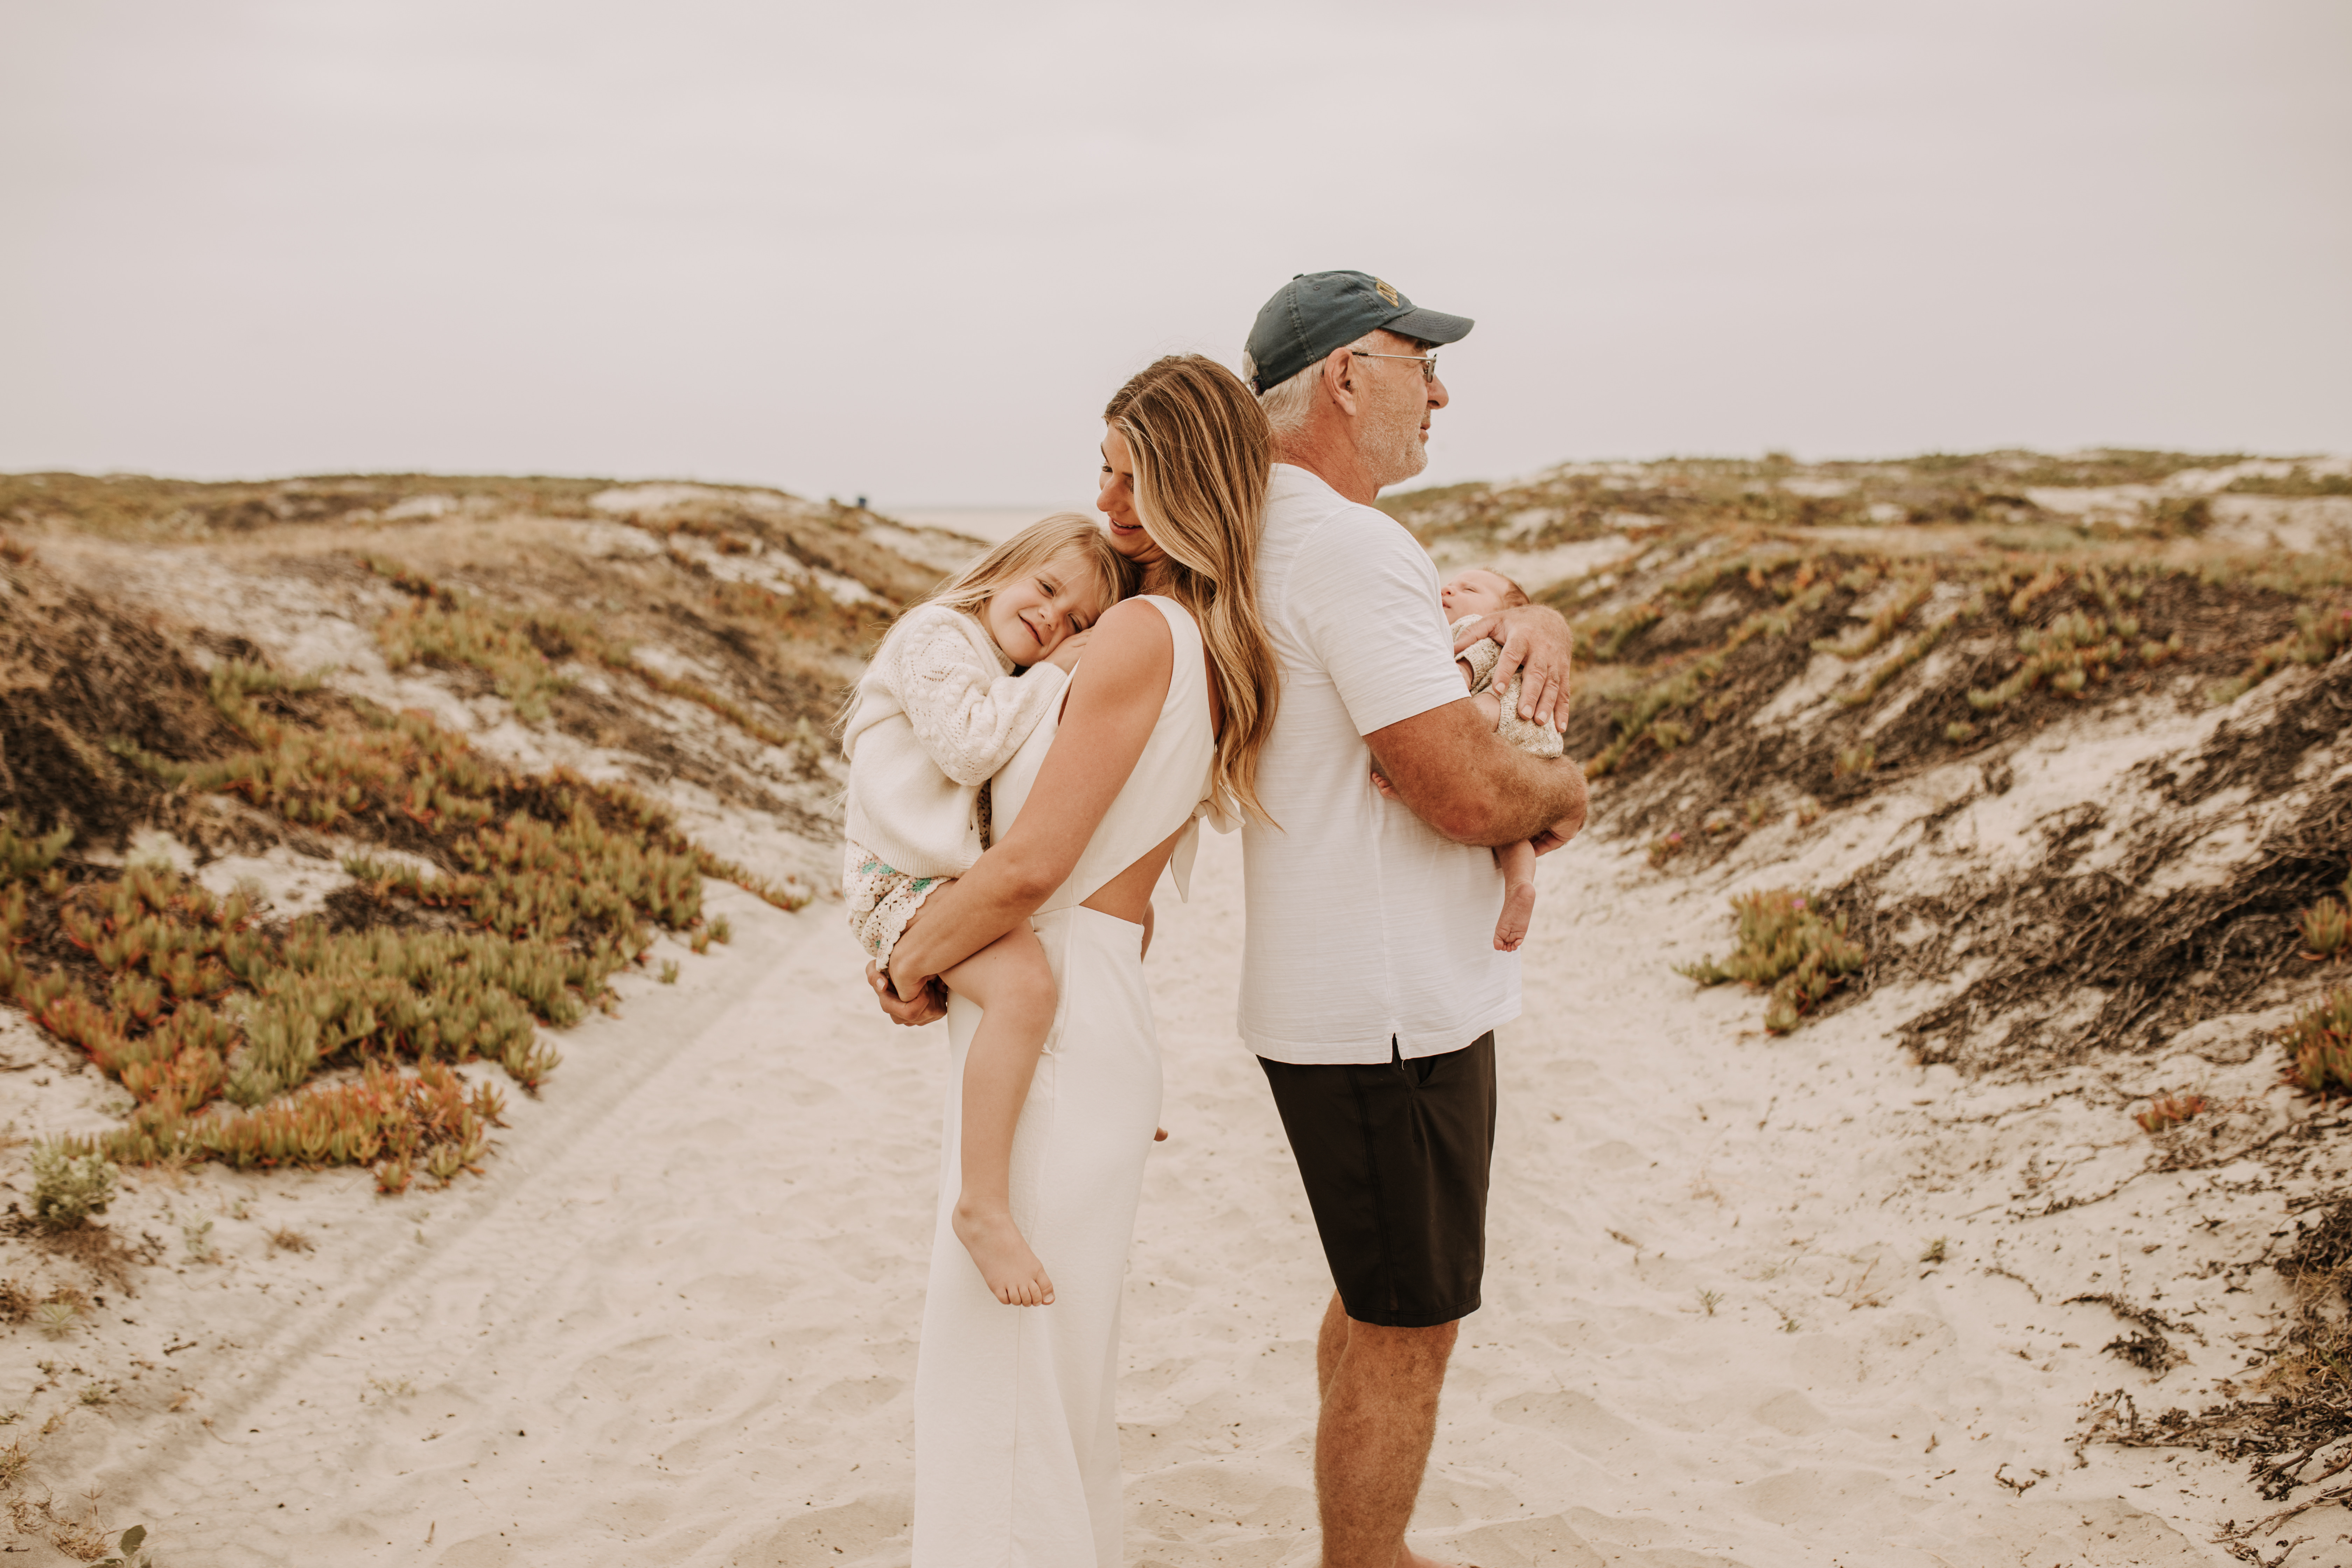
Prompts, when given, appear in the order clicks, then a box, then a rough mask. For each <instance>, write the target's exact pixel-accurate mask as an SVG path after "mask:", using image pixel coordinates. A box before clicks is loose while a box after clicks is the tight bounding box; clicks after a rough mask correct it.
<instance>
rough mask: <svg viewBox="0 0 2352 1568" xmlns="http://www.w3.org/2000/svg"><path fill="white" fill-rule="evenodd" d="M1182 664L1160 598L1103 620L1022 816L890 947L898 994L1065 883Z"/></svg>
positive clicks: (911, 993)
mask: <svg viewBox="0 0 2352 1568" xmlns="http://www.w3.org/2000/svg"><path fill="white" fill-rule="evenodd" d="M1175 668H1176V639H1175V638H1174V637H1172V636H1171V635H1170V633H1169V630H1168V621H1167V618H1166V617H1165V616H1162V615H1161V614H1160V612H1159V611H1158V610H1157V609H1155V608H1154V607H1152V606H1151V605H1145V604H1139V603H1138V602H1137V601H1135V600H1132V599H1130V600H1128V601H1127V602H1126V603H1124V604H1121V605H1114V606H1113V607H1112V608H1111V610H1110V612H1109V613H1108V615H1106V616H1103V618H1102V619H1101V620H1100V621H1098V622H1097V623H1096V624H1095V627H1094V640H1093V641H1092V642H1091V643H1089V644H1088V645H1087V657H1086V662H1085V663H1084V664H1082V665H1080V666H1079V667H1078V672H1077V674H1076V676H1075V677H1074V678H1073V679H1072V680H1071V682H1070V694H1069V698H1068V700H1067V701H1066V704H1065V705H1064V707H1063V710H1062V723H1061V730H1060V732H1059V733H1057V734H1056V735H1055V737H1054V744H1053V748H1052V750H1050V751H1048V752H1046V753H1045V764H1044V765H1043V766H1042V767H1041V768H1039V770H1038V773H1037V782H1036V784H1035V785H1034V787H1032V788H1031V790H1030V792H1029V799H1028V803H1027V804H1026V805H1024V806H1023V807H1022V808H1021V815H1020V816H1019V817H1018V818H1016V819H1015V820H1014V822H1013V826H1012V827H1011V828H1010V829H1009V830H1008V831H1007V832H1006V833H1005V835H1004V837H1003V838H1002V839H1000V840H999V841H998V842H997V843H996V844H995V845H994V846H992V847H991V848H990V849H989V851H988V852H987V853H986V854H984V855H982V857H981V858H980V859H979V861H978V862H977V863H976V864H975V865H974V866H973V867H972V868H971V870H969V871H967V872H965V873H964V874H963V875H962V876H961V877H959V878H957V879H955V881H954V882H953V883H952V884H950V886H948V887H946V888H942V889H940V891H938V892H936V893H934V894H932V895H931V896H930V897H929V899H926V900H924V901H923V907H922V908H921V909H920V910H918V911H917V913H916V916H915V919H914V920H913V921H910V922H909V923H908V926H907V930H906V933H905V934H904V935H902V936H900V937H899V938H898V944H897V945H896V946H894V947H892V948H891V950H890V983H891V984H892V986H893V987H895V988H896V990H897V992H898V994H899V996H901V997H902V998H904V999H906V1000H908V1001H911V1000H913V999H914V998H915V997H916V996H917V995H918V994H919V993H920V992H921V990H922V987H923V983H924V981H925V980H926V979H928V978H929V976H931V975H934V974H938V973H941V972H942V971H945V970H949V969H952V968H954V967H955V966H956V965H957V964H959V963H962V962H963V961H964V960H965V959H967V958H970V957H971V955H972V954H973V953H975V952H979V951H980V950H981V949H982V948H983V947H986V946H987V945H988V944H989V943H990V942H994V941H995V940H996V939H997V938H998V937H1000V936H1003V934H1004V933H1005V932H1006V931H1011V930H1012V929H1013V927H1014V926H1015V925H1016V924H1018V923H1019V922H1021V921H1024V920H1026V919H1028V918H1029V916H1030V915H1031V914H1033V913H1034V912H1035V911H1036V909H1037V906H1038V905H1039V904H1042V903H1044V902H1045V900H1046V898H1047V897H1048V896H1050V895H1051V894H1052V893H1053V891H1054V889H1056V888H1058V887H1060V886H1061V885H1062V883H1063V882H1064V881H1065V880H1066V879H1067V878H1068V877H1069V875H1070V871H1071V869H1072V868H1074V867H1076V865H1077V863H1078V857H1079V856H1080V855H1082V854H1083V853H1085V851H1086V847H1087V840H1088V839H1090V838H1092V837H1094V833H1095V829H1096V828H1097V827H1098V826H1101V825H1102V819H1103V817H1104V816H1105V814H1107V813H1108V811H1109V810H1110V803H1111V802H1112V801H1113V800H1115V799H1117V798H1118V792H1119V791H1120V790H1121V789H1122V788H1124V787H1125V786H1126V784H1127V780H1128V775H1129V774H1130V773H1133V772H1134V771H1135V764H1136V762H1137V760H1138V759H1139V758H1140V757H1141V756H1142V755H1143V747H1144V743H1145V742H1148V741H1149V740H1150V738H1151V731H1152V727H1153V726H1154V725H1155V724H1157V723H1159V721H1160V706H1161V704H1162V703H1164V702H1165V701H1166V700H1167V697H1168V682H1169V679H1170V678H1171V676H1172V675H1173V673H1174V671H1175Z"/></svg>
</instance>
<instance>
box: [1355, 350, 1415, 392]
mask: <svg viewBox="0 0 2352 1568" xmlns="http://www.w3.org/2000/svg"><path fill="white" fill-rule="evenodd" d="M1348 352H1349V353H1351V354H1354V355H1355V356H1356V357H1357V358H1358V359H1404V360H1411V361H1412V363H1415V364H1417V365H1419V366H1421V380H1422V384H1423V385H1424V386H1426V385H1428V384H1430V383H1431V382H1433V381H1435V380H1436V379H1437V356H1436V355H1435V354H1375V353H1365V352H1364V351H1363V350H1362V349H1349V351H1348Z"/></svg>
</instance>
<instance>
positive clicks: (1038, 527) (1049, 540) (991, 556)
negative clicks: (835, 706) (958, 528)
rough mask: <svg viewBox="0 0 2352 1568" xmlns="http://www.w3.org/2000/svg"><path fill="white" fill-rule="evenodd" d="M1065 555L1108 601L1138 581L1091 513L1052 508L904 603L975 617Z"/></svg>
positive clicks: (846, 713)
mask: <svg viewBox="0 0 2352 1568" xmlns="http://www.w3.org/2000/svg"><path fill="white" fill-rule="evenodd" d="M1065 555H1076V556H1079V557H1080V558H1082V559H1083V560H1085V562H1086V563H1087V565H1088V566H1089V567H1090V568H1092V569H1093V571H1094V574H1095V575H1096V576H1097V578H1099V579H1100V580H1101V582H1102V584H1103V587H1104V588H1105V590H1106V591H1108V594H1109V595H1110V597H1111V599H1112V600H1113V602H1117V601H1118V600H1120V599H1124V598H1126V597H1127V596H1128V595H1130V594H1132V593H1134V592H1135V590H1136V588H1137V586H1138V585H1139V584H1140V582H1141V580H1142V577H1141V574H1140V573H1139V572H1138V571H1137V569H1136V565H1135V563H1134V562H1132V561H1129V559H1127V557H1125V556H1124V555H1121V554H1120V553H1119V552H1118V551H1116V550H1113V549H1112V548H1111V547H1110V536H1109V535H1108V534H1107V533H1105V532H1104V531H1102V529H1101V528H1100V527H1099V526H1098V525H1097V523H1096V522H1095V520H1094V519H1093V518H1090V517H1088V516H1087V515H1086V514H1085V513H1084V512H1076V511H1057V512H1055V514H1054V515H1053V516H1051V517H1047V518H1040V519H1039V520H1038V521H1035V522H1033V523H1031V524H1030V525H1029V526H1028V527H1026V528H1024V529H1023V530H1022V531H1020V532H1018V533H1016V534H1014V535H1013V537H1012V538H1010V539H1008V540H1006V541H1005V542H1003V543H1002V544H1000V545H998V546H997V547H996V548H995V549H993V550H992V551H990V552H988V553H987V554H985V555H983V556H982V557H981V558H980V559H979V560H977V561H975V562H973V563H971V565H969V566H967V567H965V568H964V569H963V570H962V571H961V572H959V573H957V574H955V575H954V576H952V577H950V578H949V579H948V580H947V581H946V582H944V583H941V584H940V585H939V586H938V587H936V588H934V589H932V590H931V591H930V592H929V593H928V594H926V595H923V596H922V597H921V598H919V599H918V600H916V601H915V604H913V605H908V606H907V609H908V610H911V609H913V608H914V607H915V605H946V606H947V607H948V608H949V609H950V610H961V611H962V612H963V613H964V614H965V615H967V616H971V617H973V618H974V619H975V620H977V619H979V618H980V609H981V606H982V605H985V604H987V603H988V601H989V600H991V599H992V598H994V597H995V596H996V591H997V590H998V589H999V588H1002V587H1003V586H1004V584H1007V583H1009V582H1011V581H1012V580H1013V578H1015V577H1018V576H1021V575H1022V574H1024V573H1028V572H1034V571H1036V570H1037V569H1038V568H1040V567H1042V566H1044V565H1045V564H1047V563H1049V562H1054V561H1058V560H1060V559H1061V558H1062V557H1063V556H1065ZM906 624H907V617H906V613H905V611H901V612H900V613H899V616H898V625H896V626H892V627H891V628H890V629H889V631H887V633H885V634H884V635H883V637H882V641H881V642H880V643H879V644H878V645H877V646H876V647H875V649H874V657H875V658H877V659H878V658H881V657H882V649H883V648H885V647H888V646H889V645H890V639H891V638H892V637H897V636H898V627H899V626H905V625H906ZM857 693H858V686H857V685H856V684H853V685H852V686H851V687H850V688H849V689H848V690H847V691H846V692H844V693H843V694H842V699H841V707H840V709H839V710H838V711H836V712H835V714H834V716H833V728H834V731H835V733H836V734H837V733H839V732H840V731H842V730H844V729H845V728H846V727H847V726H848V724H849V721H850V719H851V717H852V716H853V715H855V714H856V711H857Z"/></svg>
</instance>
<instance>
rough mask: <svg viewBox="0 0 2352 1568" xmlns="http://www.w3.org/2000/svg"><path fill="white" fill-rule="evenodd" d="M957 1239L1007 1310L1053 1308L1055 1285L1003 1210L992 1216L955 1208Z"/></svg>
mask: <svg viewBox="0 0 2352 1568" xmlns="http://www.w3.org/2000/svg"><path fill="white" fill-rule="evenodd" d="M950 1223H952V1224H953V1225H954V1226H955V1233H956V1239H957V1240H958V1241H961V1242H962V1243H963V1249H964V1250H965V1251H966V1252H969V1253H971V1260H972V1262H973V1263H975V1264H977V1265H978V1266H979V1268H980V1277H981V1278H982V1279H984V1280H986V1281H987V1282H988V1292H989V1294H990V1295H992V1296H994V1297H995V1298H996V1299H997V1300H1000V1301H1002V1302H1003V1303H1004V1304H1005V1305H1006V1306H1008V1307H1050V1306H1052V1305H1053V1304H1054V1282H1053V1281H1052V1280H1051V1279H1047V1278H1046V1277H1045V1265H1044V1264H1042V1263H1040V1262H1038V1261H1037V1255H1036V1254H1035V1253H1034V1252H1032V1251H1030V1250H1029V1244H1028V1242H1026V1241H1024V1239H1022V1236H1021V1227H1020V1226H1017V1225H1014V1224H1013V1216H1012V1215H1010V1214H1008V1213H1006V1212H1005V1211H1004V1210H1003V1209H997V1210H995V1211H993V1212H990V1211H987V1210H982V1209H978V1208H974V1207H973V1206H972V1205H969V1204H961V1203H960V1204H958V1205H956V1210H955V1216H954V1218H953V1220H952V1221H951V1222H950Z"/></svg>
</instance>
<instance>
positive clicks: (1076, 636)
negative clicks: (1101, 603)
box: [1045, 626, 1095, 675]
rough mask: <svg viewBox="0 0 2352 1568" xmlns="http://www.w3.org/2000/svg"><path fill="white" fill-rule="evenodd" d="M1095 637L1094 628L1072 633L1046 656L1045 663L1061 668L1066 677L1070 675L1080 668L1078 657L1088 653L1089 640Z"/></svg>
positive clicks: (1090, 627)
mask: <svg viewBox="0 0 2352 1568" xmlns="http://www.w3.org/2000/svg"><path fill="white" fill-rule="evenodd" d="M1094 635H1095V629H1094V627H1092V626H1088V627H1087V629H1086V630H1085V631H1082V632H1072V633H1071V634H1070V635H1069V636H1068V637H1064V638H1063V639H1062V640H1061V642H1060V644H1059V645H1058V646H1056V647H1055V649H1054V651H1053V652H1051V653H1049V654H1047V655H1046V656H1045V662H1046V663H1047V664H1051V665H1056V666H1059V667H1060V668H1061V671H1062V673H1063V674H1064V675H1067V674H1069V673H1070V671H1072V670H1074V669H1076V668H1078V655H1080V654H1081V653H1084V652H1085V651H1086V647H1087V638H1088V637H1092V636H1094Z"/></svg>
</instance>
